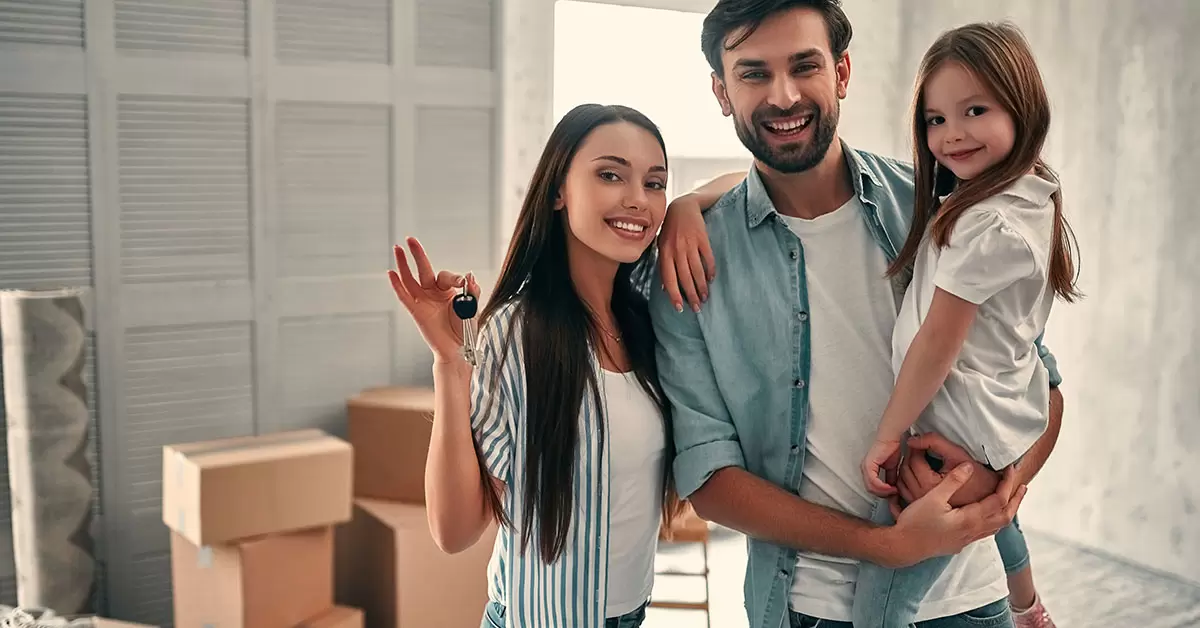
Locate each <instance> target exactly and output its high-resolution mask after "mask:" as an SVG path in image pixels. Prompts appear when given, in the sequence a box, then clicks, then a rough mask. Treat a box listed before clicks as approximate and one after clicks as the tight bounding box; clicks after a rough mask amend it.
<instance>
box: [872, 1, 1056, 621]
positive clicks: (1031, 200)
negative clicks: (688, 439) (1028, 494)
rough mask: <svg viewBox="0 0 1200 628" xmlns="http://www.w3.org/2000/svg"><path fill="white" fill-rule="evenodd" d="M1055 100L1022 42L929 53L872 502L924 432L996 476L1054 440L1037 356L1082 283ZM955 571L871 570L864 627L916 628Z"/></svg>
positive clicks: (985, 35)
mask: <svg viewBox="0 0 1200 628" xmlns="http://www.w3.org/2000/svg"><path fill="white" fill-rule="evenodd" d="M1049 127H1050V103H1049V99H1048V98H1047V96H1046V90H1045V87H1044V86H1043V85H1042V80H1041V76H1040V73H1039V72H1038V68H1037V64H1036V63H1035V61H1034V59H1033V54H1032V52H1031V51H1030V50H1029V46H1028V44H1027V43H1026V42H1025V39H1024V37H1022V35H1021V33H1020V31H1018V30H1017V29H1016V28H1015V27H1013V26H1011V25H1008V24H969V25H967V26H962V27H960V28H956V29H954V30H952V31H949V32H947V33H945V34H943V35H942V36H941V37H939V38H938V40H937V41H936V42H934V44H933V46H932V47H931V48H930V49H929V51H928V52H926V53H925V57H924V59H923V60H922V62H921V66H920V69H919V71H918V74H917V83H916V93H915V96H914V106H913V145H914V149H915V153H916V160H915V162H916V163H915V179H916V190H917V192H916V204H915V210H914V214H913V224H912V227H911V230H910V231H909V235H908V240H907V241H906V242H905V244H904V248H903V249H901V251H900V255H899V257H898V258H897V259H896V260H895V261H894V262H893V263H892V265H891V267H890V268H889V270H888V272H889V274H893V275H894V274H896V273H899V272H903V271H904V270H905V269H906V268H907V267H908V266H909V265H910V264H914V262H915V265H914V266H913V279H912V283H911V284H910V286H909V289H908V292H907V294H905V297H904V303H903V305H902V306H901V309H900V315H899V317H898V319H897V321H896V327H895V330H894V332H893V335H892V363H893V366H894V367H895V369H896V372H897V376H896V387H895V390H894V391H893V392H892V397H891V399H890V400H889V402H888V405H887V408H886V409H885V410H884V413H883V417H882V419H881V420H880V425H879V429H878V432H877V434H876V439H875V444H874V445H872V447H871V449H870V451H869V452H868V453H867V456H866V459H865V460H864V461H863V479H864V481H865V482H866V484H867V488H868V490H870V491H871V492H872V493H874V494H875V495H878V496H880V497H889V498H892V499H891V500H890V501H892V502H894V504H893V505H894V506H896V508H895V509H894V510H893V512H889V508H888V506H887V505H886V503H885V502H880V504H879V505H877V506H876V512H875V518H876V521H879V522H884V523H890V522H891V517H892V515H893V514H895V513H898V512H899V510H898V499H896V496H897V489H896V487H895V486H893V485H891V484H888V483H885V482H884V481H882V480H881V479H880V478H879V472H880V470H881V469H882V470H887V471H891V472H894V470H895V469H896V467H897V465H898V463H899V456H900V439H901V438H902V437H903V436H904V435H905V433H906V432H908V431H909V430H910V429H913V428H914V427H915V429H916V430H917V431H919V432H938V433H941V434H942V435H944V436H946V437H947V438H949V439H951V440H952V441H954V442H956V443H957V444H959V445H960V446H962V447H963V448H964V449H966V450H967V451H968V452H969V453H970V454H971V455H972V456H973V457H974V458H975V459H976V460H977V461H979V462H980V463H982V464H983V465H985V466H988V467H991V468H992V469H995V470H1000V469H1003V468H1005V467H1008V466H1009V465H1013V464H1017V463H1018V462H1019V460H1020V458H1021V456H1022V455H1024V454H1025V452H1026V451H1028V450H1029V448H1030V446H1032V445H1033V443H1034V442H1035V441H1037V439H1038V438H1039V437H1040V436H1041V435H1042V432H1043V431H1044V430H1045V428H1046V416H1047V413H1048V411H1049V380H1048V374H1047V371H1046V369H1045V367H1044V366H1043V365H1042V362H1041V360H1040V359H1039V358H1038V355H1037V353H1036V351H1033V350H1032V349H1031V348H1032V347H1033V343H1034V340H1035V339H1037V338H1038V337H1039V336H1040V335H1041V334H1042V332H1043V331H1044V330H1045V327H1046V320H1047V319H1048V318H1049V316H1050V308H1051V305H1052V304H1053V302H1054V298H1055V297H1056V296H1057V297H1060V298H1062V299H1063V300H1065V301H1067V302H1071V301H1074V300H1075V299H1077V298H1078V297H1079V296H1080V295H1079V292H1078V291H1077V290H1076V288H1075V285H1074V279H1075V266H1074V262H1073V260H1072V258H1071V247H1070V244H1071V239H1070V228H1069V227H1068V225H1067V222H1066V219H1065V218H1064V217H1063V213H1062V197H1061V193H1060V191H1059V186H1058V182H1057V179H1056V178H1055V177H1054V175H1053V173H1052V172H1050V170H1049V169H1048V168H1047V167H1046V165H1045V163H1043V162H1042V159H1041V151H1042V146H1043V145H1044V143H1045V141H1046V134H1047V131H1048V130H1049ZM948 562H949V558H948V557H946V558H938V559H933V560H928V561H925V562H923V563H920V564H918V565H914V566H912V567H909V568H907V569H901V570H887V569H883V568H881V567H878V566H876V565H871V564H863V565H861V566H860V567H859V576H858V584H857V587H856V589H855V625H856V626H862V627H864V628H866V627H871V628H875V627H881V628H902V627H906V626H908V625H909V624H910V623H911V622H912V621H913V618H914V617H915V615H916V612H917V607H918V605H919V604H920V602H921V600H922V599H923V598H924V596H925V593H926V592H928V590H929V587H930V585H932V583H933V581H934V579H935V578H936V577H937V576H938V575H939V574H940V573H941V571H942V569H944V568H945V565H946V564H947V563H948Z"/></svg>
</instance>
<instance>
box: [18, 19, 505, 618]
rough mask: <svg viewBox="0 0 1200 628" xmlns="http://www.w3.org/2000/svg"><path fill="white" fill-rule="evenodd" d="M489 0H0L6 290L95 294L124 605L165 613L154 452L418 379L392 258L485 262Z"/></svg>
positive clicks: (115, 598)
mask: <svg viewBox="0 0 1200 628" xmlns="http://www.w3.org/2000/svg"><path fill="white" fill-rule="evenodd" d="M494 2H495V0H261V1H260V0H86V6H85V1H84V0H0V288H11V287H34V286H43V285H44V286H53V285H87V284H91V285H93V286H94V290H93V298H92V299H93V303H92V304H91V305H92V307H91V311H92V319H93V323H94V328H95V349H94V353H93V351H91V350H89V365H88V366H89V374H90V373H91V365H92V362H94V364H95V375H96V377H95V380H96V382H97V386H94V387H93V389H94V390H95V391H97V392H98V395H97V398H96V400H95V401H97V402H98V405H97V404H96V403H93V408H94V409H95V410H96V415H97V416H98V423H99V429H98V436H99V438H98V440H99V455H98V460H99V474H100V476H101V478H102V481H101V485H102V486H101V489H102V490H101V497H102V498H101V500H100V502H101V506H102V512H103V523H104V525H103V526H102V530H101V538H100V541H101V546H102V551H103V554H104V557H105V560H106V569H105V574H106V583H107V586H106V587H105V590H106V593H107V606H108V611H109V612H110V614H112V615H113V616H115V617H118V618H122V619H128V620H134V621H141V622H146V623H153V624H162V625H169V623H170V616H171V601H170V600H171V588H170V586H171V584H170V560H169V552H168V543H167V538H168V537H167V533H166V530H165V527H164V526H163V525H162V523H161V508H160V494H161V480H160V464H161V461H160V458H161V447H162V446H163V445H165V444H168V443H173V442H179V441H185V440H197V439H208V438H218V437H223V436H233V435H241V434H253V433H263V432H270V431H276V430H282V429H292V428H297V427H320V428H323V429H326V430H328V431H330V432H333V433H337V434H342V433H344V431H345V416H344V404H345V400H346V398H347V397H348V396H350V395H352V394H353V393H355V392H356V391H358V390H360V389H361V388H364V387H367V386H376V385H382V384H387V383H426V382H428V381H429V358H428V355H427V351H426V350H425V349H424V347H423V344H421V341H420V338H419V336H418V335H417V334H416V332H415V330H413V329H412V327H411V325H410V324H408V323H407V321H405V319H404V318H403V317H402V316H400V311H399V309H398V307H397V305H396V303H395V302H394V297H393V296H392V295H391V293H390V289H389V288H388V286H387V282H386V279H385V277H384V270H385V269H386V268H387V266H388V265H389V263H390V250H389V249H390V244H391V243H392V242H394V241H398V240H399V239H400V238H401V237H403V236H404V235H410V234H412V235H417V236H419V237H421V238H423V240H424V241H425V242H426V243H427V245H428V248H429V249H430V252H431V254H432V255H434V256H435V260H436V261H439V262H441V263H445V264H453V265H455V266H456V267H459V268H463V269H467V268H469V269H472V270H475V271H476V272H477V273H478V274H479V275H480V276H481V279H483V280H484V281H487V280H488V279H489V278H490V277H492V276H494V271H495V267H496V265H497V261H498V260H497V258H498V256H499V255H500V253H501V251H499V250H497V249H498V247H497V246H496V242H497V240H498V238H497V235H496V229H497V226H498V224H499V221H498V219H497V216H496V213H497V211H498V209H497V206H498V204H497V202H496V200H495V198H496V193H495V192H496V187H497V186H496V184H495V178H496V173H497V170H498V169H497V167H496V163H495V162H496V156H497V154H498V151H497V149H496V148H495V143H496V141H497V140H496V135H497V133H496V128H495V120H496V119H497V118H496V116H495V109H496V104H497V94H496V91H497V90H496V77H495V72H494V69H493V58H494V54H493V43H492V42H493V37H492V33H493V29H494V24H493V22H494V18H493V12H494V8H493V3H494ZM93 354H94V356H95V359H94V360H93V359H92V356H93ZM2 444H3V440H2V439H0V446H2ZM2 471H3V468H2V467H0V472H2ZM7 499H8V495H7V482H4V483H3V484H2V485H0V603H3V602H10V603H11V601H12V599H13V597H14V594H13V583H12V557H11V551H9V548H10V547H11V534H10V533H9V525H8V523H7V521H8V519H7V512H8V507H7V501H6V500H7Z"/></svg>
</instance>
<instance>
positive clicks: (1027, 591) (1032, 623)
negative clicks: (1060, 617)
mask: <svg viewBox="0 0 1200 628" xmlns="http://www.w3.org/2000/svg"><path fill="white" fill-rule="evenodd" d="M996 547H997V548H998V549H999V550H1000V558H1001V560H1003V561H1004V572H1005V573H1006V574H1008V601H1009V604H1010V605H1011V606H1012V609H1013V619H1014V620H1015V622H1016V625H1017V628H1054V620H1052V619H1050V613H1048V612H1046V607H1045V606H1043V605H1042V600H1041V598H1040V597H1038V594H1037V588H1036V587H1034V586H1033V567H1032V565H1030V563H1029V546H1028V545H1027V544H1026V543H1025V535H1024V534H1023V533H1022V532H1021V524H1020V523H1019V522H1018V521H1017V519H1016V518H1015V517H1014V518H1013V522H1012V524H1011V525H1009V526H1008V527H1007V528H1004V529H1003V530H1001V531H999V532H997V533H996Z"/></svg>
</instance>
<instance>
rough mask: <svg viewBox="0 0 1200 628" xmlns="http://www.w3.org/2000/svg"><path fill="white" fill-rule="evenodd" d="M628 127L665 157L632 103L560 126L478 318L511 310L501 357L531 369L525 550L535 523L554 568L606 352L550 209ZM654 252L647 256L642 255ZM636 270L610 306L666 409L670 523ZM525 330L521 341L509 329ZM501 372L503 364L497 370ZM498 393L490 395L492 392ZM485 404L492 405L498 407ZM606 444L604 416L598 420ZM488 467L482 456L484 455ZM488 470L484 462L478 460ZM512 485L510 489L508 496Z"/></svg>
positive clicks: (643, 380)
mask: <svg viewBox="0 0 1200 628" xmlns="http://www.w3.org/2000/svg"><path fill="white" fill-rule="evenodd" d="M618 122H628V123H632V124H636V125H637V126H639V127H641V128H643V129H645V130H647V131H648V132H650V134H651V135H653V136H654V137H655V139H657V140H658V143H659V145H660V146H662V147H663V154H664V155H666V147H665V144H664V142H663V139H662V134H661V133H660V132H659V130H658V127H657V126H655V125H654V123H653V122H651V121H650V120H649V119H648V118H646V116H644V115H642V114H641V113H639V112H638V111H636V110H634V109H631V108H629V107H622V106H616V105H596V104H585V105H580V106H578V107H575V108H574V109H572V110H571V111H570V112H568V113H567V114H566V115H565V116H563V118H562V120H561V121H559V123H558V125H557V126H556V127H555V129H554V131H553V132H552V133H551V134H550V139H549V140H548V141H547V143H546V148H545V150H544V151H543V152H542V156H541V159H540V160H539V161H538V165H537V168H536V169H535V170H534V173H533V177H532V180H531V182H530V186H529V192H528V194H527V195H526V197H525V202H524V204H523V205H522V207H521V214H520V216H519V217H518V218H517V224H516V229H515V233H514V234H513V238H512V241H511V243H510V244H509V248H508V254H507V256H506V257H505V260H504V266H503V268H502V269H501V271H500V277H499V279H498V280H497V282H496V287H495V289H494V290H493V291H492V295H491V297H490V299H489V300H488V303H487V305H486V306H485V307H484V308H483V312H482V314H481V323H482V324H486V321H487V320H488V319H489V318H490V317H491V316H492V315H494V314H495V313H496V311H497V310H498V309H499V308H501V307H502V306H504V305H506V304H509V303H512V304H514V310H513V315H512V325H511V326H510V327H509V334H508V337H507V338H506V339H505V340H504V347H503V349H502V351H501V353H502V354H503V355H504V356H505V357H504V358H502V359H503V360H507V359H509V357H508V356H511V355H512V351H511V350H510V348H511V343H513V342H520V343H521V345H520V347H521V350H522V351H523V353H524V356H525V360H524V367H525V382H524V384H525V390H526V391H527V394H526V395H525V404H526V405H525V408H524V420H525V435H526V436H525V459H524V460H523V461H516V462H517V463H518V464H520V463H523V464H524V468H525V478H526V479H525V490H524V494H523V495H521V496H520V499H521V502H520V503H521V508H522V515H523V517H522V520H523V521H524V525H523V526H522V530H521V547H522V551H524V549H525V548H527V547H528V544H529V542H530V540H531V537H532V533H533V530H534V529H535V528H534V522H535V521H536V530H537V531H538V539H537V543H538V549H539V550H540V554H541V556H542V559H543V560H544V561H545V562H547V563H549V562H554V561H555V560H557V558H558V557H559V556H560V555H561V554H562V552H563V549H564V547H565V545H566V541H567V538H568V535H569V533H570V529H571V514H572V512H574V511H575V504H574V499H573V495H574V485H575V481H576V478H575V477H574V469H575V460H576V457H577V456H578V452H579V436H580V435H579V431H580V420H579V416H580V410H581V408H582V404H583V402H584V395H585V394H586V395H590V396H591V404H592V406H593V407H595V408H596V409H597V410H600V411H602V409H603V408H604V403H603V400H602V399H601V393H600V386H599V382H597V373H596V370H595V369H593V367H592V364H593V362H592V352H593V351H595V350H598V349H599V348H600V346H601V342H602V340H601V336H600V331H599V329H600V328H599V327H598V326H597V322H596V320H595V317H594V316H593V314H592V312H591V311H590V310H589V309H588V307H587V305H586V304H585V303H584V302H583V300H582V299H581V298H580V297H579V295H578V294H577V293H576V291H575V285H574V283H573V282H572V281H571V274H570V270H569V266H568V264H567V231H566V225H565V218H564V214H565V211H555V207H554V203H555V199H556V197H557V195H558V192H559V190H560V189H561V188H562V186H563V182H564V181H565V180H566V176H567V170H568V169H569V168H570V165H571V160H572V159H573V158H574V156H575V153H576V152H577V151H578V150H579V147H580V145H581V144H582V143H583V141H584V140H585V139H586V138H587V137H588V135H589V134H590V133H591V132H592V131H594V130H595V129H596V128H598V127H600V126H603V125H606V124H614V123H618ZM648 256H649V252H647V255H646V256H643V257H644V259H645V258H646V257H648ZM634 267H635V264H622V265H621V266H620V267H619V269H618V271H617V276H616V280H615V284H614V285H613V296H612V304H611V305H612V310H613V314H614V316H615V319H616V324H617V327H618V330H619V333H620V334H621V337H622V338H623V339H624V343H623V344H624V345H625V349H626V351H627V353H628V358H629V362H630V364H631V365H632V370H633V374H634V375H635V377H636V379H637V381H638V383H639V384H640V385H641V387H642V388H643V389H644V390H645V391H646V392H647V393H648V394H649V395H650V397H651V398H652V399H653V400H654V402H655V403H656V404H657V405H658V407H659V409H660V410H661V411H662V415H663V419H664V422H665V426H666V436H667V456H666V469H665V470H664V477H665V478H666V480H665V482H664V485H663V487H662V490H663V496H664V500H663V505H664V507H663V522H664V524H669V522H670V519H671V518H672V517H673V516H674V514H675V512H676V511H677V510H678V501H679V500H678V498H677V497H676V494H675V491H674V489H673V483H672V482H671V480H670V477H671V474H670V469H671V464H672V461H673V457H674V456H673V452H674V447H672V446H671V433H672V431H671V408H670V404H669V403H668V401H667V398H666V395H665V394H664V393H663V389H662V387H661V385H660V384H659V382H658V372H657V368H656V366H655V361H654V332H653V329H652V328H651V326H650V313H649V308H648V306H647V303H646V299H645V298H644V297H643V296H642V294H641V292H640V291H638V290H637V289H635V286H633V285H632V283H631V281H630V278H631V274H632V272H633V270H634ZM518 328H519V329H520V330H521V333H520V337H519V338H516V337H514V336H515V335H516V334H515V333H514V331H513V330H516V329H518ZM497 368H501V367H500V366H498V367H497ZM495 394H496V391H491V395H493V396H494V395H495ZM494 402H495V400H494V398H489V400H488V401H487V402H486V403H494ZM599 423H600V425H601V428H600V435H599V437H600V439H601V441H600V442H601V443H603V438H604V431H605V428H604V424H605V423H606V421H605V420H603V419H602V420H601V421H600V422H599ZM480 459H481V461H482V457H481V458H480ZM481 464H482V462H481ZM483 478H484V495H485V496H486V499H487V500H488V503H489V505H490V507H491V510H492V512H493V513H494V514H495V515H496V518H497V520H499V521H500V522H501V523H502V524H504V525H510V524H511V517H510V516H509V515H508V513H506V512H505V511H504V508H503V502H502V500H501V497H500V495H499V494H497V492H496V490H495V488H494V486H493V485H492V482H491V481H490V480H489V478H488V475H487V473H486V472H485V473H483ZM511 489H512V487H510V490H511Z"/></svg>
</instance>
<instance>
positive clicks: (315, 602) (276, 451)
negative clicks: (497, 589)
mask: <svg viewBox="0 0 1200 628" xmlns="http://www.w3.org/2000/svg"><path fill="white" fill-rule="evenodd" d="M347 405H348V410H349V422H350V424H349V427H350V443H346V442H345V441H343V440H340V439H338V438H334V437H332V436H329V435H327V434H325V433H324V432H321V431H319V430H301V431H294V432H282V433H277V434H267V435H264V436H257V437H246V438H234V439H226V440H220V441H209V442H201V443H189V444H184V445H174V446H169V447H166V448H164V450H163V521H164V522H165V523H166V524H167V526H169V527H170V528H171V565H172V575H173V578H174V600H175V625H176V626H178V627H179V628H297V627H300V628H362V627H363V626H364V625H365V626H366V627H367V628H443V627H445V628H476V627H477V626H479V623H480V619H481V617H482V616H483V610H484V606H485V605H486V604H487V575H486V574H487V563H488V560H489V559H490V557H491V553H492V546H493V543H494V540H495V534H496V529H495V526H492V527H490V528H489V529H488V531H487V532H486V533H485V534H484V536H483V538H481V539H480V540H479V542H478V543H476V544H475V546H474V547H472V548H471V549H469V550H467V551H464V552H461V553H459V554H455V555H452V556H450V555H446V554H444V553H442V552H441V551H440V550H439V549H438V548H437V546H436V545H435V544H434V542H433V538H432V536H431V535H430V533H429V525H428V522H427V519H426V515H425V490H424V487H425V481H424V475H425V458H426V456H427V455H428V452H429V438H430V433H431V428H432V415H433V392H432V391H430V390H427V389H405V388H384V389H372V390H367V391H364V392H363V393H362V394H360V395H358V396H356V397H354V398H353V399H351V400H349V402H348V404H347ZM343 523H344V524H345V525H339V524H343ZM335 603H336V604H341V605H343V606H335Z"/></svg>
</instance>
